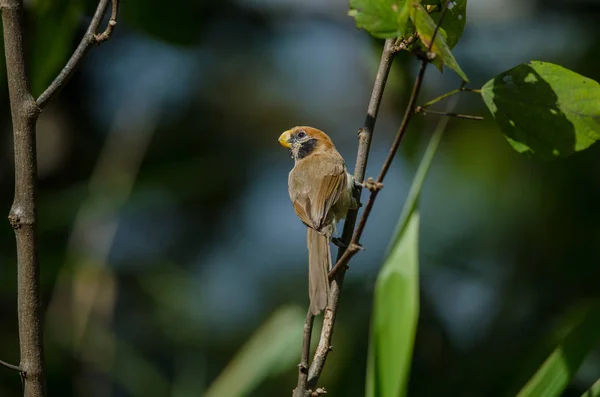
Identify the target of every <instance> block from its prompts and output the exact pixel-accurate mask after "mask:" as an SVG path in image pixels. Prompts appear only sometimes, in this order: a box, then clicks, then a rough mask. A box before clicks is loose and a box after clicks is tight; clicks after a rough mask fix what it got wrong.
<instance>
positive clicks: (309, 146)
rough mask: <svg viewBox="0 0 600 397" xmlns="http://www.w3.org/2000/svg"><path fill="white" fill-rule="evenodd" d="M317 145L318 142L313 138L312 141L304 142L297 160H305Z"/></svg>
mask: <svg viewBox="0 0 600 397" xmlns="http://www.w3.org/2000/svg"><path fill="white" fill-rule="evenodd" d="M316 145H317V140H316V139H315V138H311V139H309V140H307V141H306V142H303V143H302V145H300V149H299V150H298V154H297V155H296V157H297V159H303V158H304V157H306V156H308V155H309V154H311V153H312V151H313V150H314V148H315V146H316Z"/></svg>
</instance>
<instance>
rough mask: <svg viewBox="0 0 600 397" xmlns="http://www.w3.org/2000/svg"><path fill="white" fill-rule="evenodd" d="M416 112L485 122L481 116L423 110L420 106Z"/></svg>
mask: <svg viewBox="0 0 600 397" xmlns="http://www.w3.org/2000/svg"><path fill="white" fill-rule="evenodd" d="M415 110H416V112H417V113H423V114H436V115H438V116H447V117H456V118H458V119H467V120H483V117H481V116H472V115H470V114H462V113H448V112H440V111H438V110H430V109H423V108H421V107H419V106H417V108H416V109H415Z"/></svg>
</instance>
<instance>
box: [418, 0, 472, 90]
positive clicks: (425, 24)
mask: <svg viewBox="0 0 600 397" xmlns="http://www.w3.org/2000/svg"><path fill="white" fill-rule="evenodd" d="M410 19H411V20H412V21H413V23H414V25H415V28H416V29H417V33H418V35H419V39H421V42H422V43H423V45H424V46H425V48H429V45H430V43H431V38H432V37H433V33H434V32H435V27H436V26H437V24H436V22H435V21H434V20H433V19H432V18H431V16H429V14H428V13H427V11H425V9H424V8H423V6H422V5H421V4H419V2H418V1H414V3H413V6H412V7H411V11H410ZM444 35H445V32H444V33H442V32H438V33H437V34H436V35H435V40H434V42H433V45H432V46H431V51H432V52H433V53H435V54H436V56H437V57H436V60H438V59H439V61H438V62H440V61H441V63H442V64H444V63H445V64H446V65H447V66H448V67H449V68H450V69H452V70H454V71H455V72H456V73H457V74H458V75H459V76H460V78H461V79H463V80H464V81H466V82H468V81H469V79H468V78H467V75H466V74H465V72H463V71H462V69H461V68H460V66H458V63H457V62H456V59H454V55H452V52H451V51H450V47H449V46H448V43H446V39H445V38H444Z"/></svg>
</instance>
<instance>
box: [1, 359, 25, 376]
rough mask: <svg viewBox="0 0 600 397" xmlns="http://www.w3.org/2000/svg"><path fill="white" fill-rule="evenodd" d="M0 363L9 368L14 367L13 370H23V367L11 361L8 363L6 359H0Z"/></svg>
mask: <svg viewBox="0 0 600 397" xmlns="http://www.w3.org/2000/svg"><path fill="white" fill-rule="evenodd" d="M0 365H2V366H3V367H6V368H8V369H12V370H13V371H17V372H20V373H22V372H23V370H22V369H21V367H19V366H18V365H14V364H10V363H7V362H6V361H2V360H0Z"/></svg>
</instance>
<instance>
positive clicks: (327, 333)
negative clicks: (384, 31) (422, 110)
mask: <svg viewBox="0 0 600 397" xmlns="http://www.w3.org/2000/svg"><path fill="white" fill-rule="evenodd" d="M448 3H449V2H446V3H445V5H444V8H443V9H442V12H441V15H440V19H439V21H438V24H437V25H436V27H435V30H434V32H433V35H432V37H431V42H430V43H429V48H428V51H427V52H431V46H432V45H433V43H434V41H435V37H436V35H437V33H438V30H439V25H440V24H441V23H442V21H443V20H444V16H445V15H446V12H447V10H448ZM388 43H389V45H390V46H392V45H393V41H386V45H388ZM384 52H385V50H384ZM392 55H393V52H392ZM428 63H429V60H428V59H426V58H424V59H422V60H421V67H420V69H419V73H418V74H417V77H416V79H415V83H414V85H413V89H412V92H411V95H410V98H409V100H408V105H407V107H406V111H405V113H404V118H403V119H402V123H401V124H400V128H399V129H398V132H397V134H396V138H395V139H394V143H393V144H392V147H391V148H390V151H389V153H388V156H387V158H386V159H385V161H384V163H383V166H382V167H381V171H380V173H379V176H378V177H377V180H376V181H368V183H367V184H366V186H367V187H368V188H369V190H370V191H371V195H370V196H369V200H368V201H367V205H366V206H365V209H364V211H363V213H362V216H361V218H360V221H359V223H358V226H357V227H356V229H355V230H354V233H353V234H352V228H353V227H354V222H355V220H356V216H355V215H354V218H352V219H350V221H351V222H350V223H349V222H348V220H347V221H346V225H344V232H343V233H342V242H345V241H348V240H345V238H348V235H349V234H351V235H352V239H351V240H350V242H349V244H348V248H347V249H345V250H344V249H340V250H339V251H338V261H337V263H336V265H335V266H334V268H333V269H332V270H331V272H330V273H329V277H330V279H331V280H332V282H331V291H330V295H329V297H330V299H329V301H330V302H331V307H328V308H327V309H326V311H325V315H324V318H323V327H322V329H321V338H320V340H319V345H318V346H317V351H316V352H315V356H314V358H313V361H312V363H311V365H310V368H309V370H308V387H309V388H310V389H312V390H315V389H316V386H317V383H318V381H319V377H320V376H321V372H322V371H323V368H324V366H325V360H326V359H327V355H328V354H329V351H330V350H331V338H332V336H333V327H334V324H335V318H336V313H337V306H338V303H339V298H340V291H341V288H342V285H343V282H344V275H345V268H346V265H347V263H348V261H350V259H351V258H352V257H353V256H354V255H355V254H356V253H357V252H358V251H359V250H360V237H361V236H362V233H363V231H364V228H365V225H366V223H367V219H368V218H369V215H370V213H371V210H372V209H373V204H374V203H375V199H376V198H377V194H378V192H379V190H381V188H382V187H383V184H382V182H383V179H384V178H385V175H386V174H387V172H388V170H389V168H390V165H391V164H392V160H393V158H394V157H395V155H396V152H397V151H398V147H399V146H400V142H401V141H402V138H403V137H404V134H405V133H406V129H407V127H408V123H409V121H410V120H411V118H412V116H413V115H414V114H415V107H416V106H415V104H416V101H417V97H418V95H419V92H420V90H421V86H422V84H423V78H424V76H425V70H426V69H427V64H428ZM383 86H385V81H384V84H383ZM383 86H382V87H381V91H383ZM374 91H375V89H374ZM371 99H373V95H372V96H371ZM378 107H379V102H377V108H378ZM369 110H371V106H369ZM376 116H377V111H375V112H374V113H373V114H371V113H370V112H369V115H368V116H367V120H366V122H365V124H367V123H369V122H371V121H372V123H373V125H374V123H375V119H376ZM363 132H364V129H363V130H362V132H361V134H362V133H363ZM370 138H371V135H370V133H369V134H368V139H369V141H368V144H369V145H370ZM365 150H366V153H363V152H361V146H360V143H359V154H358V157H357V161H356V169H355V178H356V180H357V182H359V183H361V182H363V180H364V175H365V168H366V164H367V163H366V160H367V158H368V146H366V149H365ZM363 160H364V161H363ZM359 167H360V168H359ZM347 227H348V230H346V229H347Z"/></svg>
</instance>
